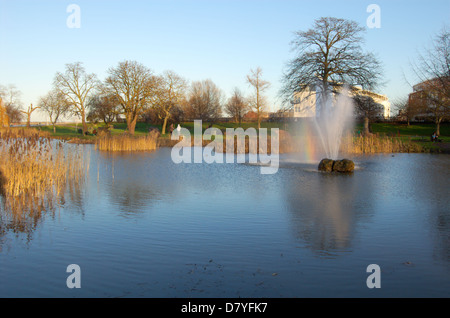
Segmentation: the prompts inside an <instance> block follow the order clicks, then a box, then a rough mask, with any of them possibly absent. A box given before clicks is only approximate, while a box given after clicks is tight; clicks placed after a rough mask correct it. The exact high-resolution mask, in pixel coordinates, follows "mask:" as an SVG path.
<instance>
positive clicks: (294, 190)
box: [0, 145, 450, 298]
mask: <svg viewBox="0 0 450 318" xmlns="http://www.w3.org/2000/svg"><path fill="white" fill-rule="evenodd" d="M83 147H85V150H86V151H87V154H88V155H89V156H90V161H89V173H88V175H87V178H86V181H85V184H84V185H83V187H82V188H79V189H73V188H72V189H68V190H67V191H68V193H67V194H66V196H65V200H64V201H63V202H62V203H61V207H60V208H57V209H56V210H55V211H53V212H47V213H43V214H42V215H41V216H40V217H39V219H37V220H34V221H33V226H31V227H23V226H21V225H20V224H17V225H14V224H9V225H8V227H6V229H4V230H3V232H0V297H149V298H153V297H158V298H174V297H177V298H178V297H193V298H195V297H202V298H203V297H220V298H222V297H224V298H228V297H229V298H236V297H258V298H261V297H271V298H278V297H283V298H293V297H449V296H450V208H449V207H450V196H449V186H450V182H449V180H450V160H449V159H450V156H449V155H441V154H439V155H436V154H395V155H392V154H387V155H373V156H361V157H355V158H352V159H354V161H355V163H356V170H355V172H354V173H353V174H330V173H322V172H318V171H317V163H302V162H299V161H297V160H296V155H294V154H289V155H286V154H285V155H281V156H280V167H279V169H278V172H277V173H275V174H261V173H260V167H258V165H254V164H247V163H223V164H218V163H213V164H207V163H191V164H188V163H180V164H175V163H173V162H172V160H171V149H170V148H161V149H158V150H157V151H154V152H149V153H133V154H111V153H100V152H98V151H96V150H95V149H94V148H93V147H92V146H91V145H85V146H83ZM1 213H6V212H5V211H4V210H1ZM70 264H77V265H78V266H79V268H80V272H81V276H80V277H81V278H80V281H81V288H68V287H67V284H66V280H67V278H68V276H69V275H70V273H69V272H67V271H66V270H67V267H68V265H70ZM370 264H377V265H378V266H379V268H380V275H379V278H380V282H381V286H380V287H381V288H369V287H368V285H367V279H368V277H369V275H371V273H370V272H367V267H368V266H369V265H370Z"/></svg>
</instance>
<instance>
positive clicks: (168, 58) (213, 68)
mask: <svg viewBox="0 0 450 318" xmlns="http://www.w3.org/2000/svg"><path fill="white" fill-rule="evenodd" d="M372 3H373V4H377V5H378V6H379V7H380V9H381V15H380V17H381V27H380V28H372V29H369V28H367V31H366V33H365V44H364V48H365V49H366V50H368V51H371V52H374V53H375V54H376V55H377V57H378V58H379V59H380V61H381V62H382V63H383V66H384V69H385V74H384V75H385V78H384V79H385V81H386V85H385V86H384V87H382V88H381V89H380V90H379V91H378V93H381V94H386V95H387V96H388V97H389V98H390V99H391V100H394V99H396V98H398V97H401V96H404V95H407V94H408V93H409V92H410V91H411V88H410V86H409V85H408V84H407V83H406V81H405V74H406V77H407V78H408V79H411V80H413V78H412V76H411V75H410V72H409V69H410V63H411V62H412V61H414V60H415V59H416V58H417V54H418V51H419V50H421V49H424V48H426V47H427V46H429V45H430V43H431V38H432V36H433V35H435V34H436V33H437V32H439V31H440V30H441V28H442V27H443V26H444V25H445V24H446V23H447V25H448V23H449V22H448V21H450V0H445V1H442V0H441V1H438V0H433V1H424V0H421V1H410V0H409V1H404V0H390V1H378V0H370V1H365V0H358V1H356V0H347V1H346V0H342V1H331V0H330V1H325V0H316V1H310V0H309V1H303V0H277V1H275V0H159V1H142V0H140V1H136V0H127V1H123V0H90V1H81V0H70V1H65V0H34V1H31V0H15V1H12V0H0V84H2V85H8V84H14V85H16V87H17V88H18V89H19V90H20V91H21V92H22V98H21V100H22V102H23V104H24V106H25V105H29V104H30V103H33V104H37V102H38V100H39V97H40V96H43V95H45V94H46V93H47V92H48V91H49V90H50V89H51V87H52V81H53V77H54V75H55V73H56V72H58V71H64V66H65V64H66V63H73V62H77V61H79V62H83V64H84V66H85V68H86V70H87V71H88V72H89V73H95V74H97V76H98V77H99V79H101V80H102V79H104V77H105V75H106V72H107V70H108V68H110V67H113V66H116V65H117V63H118V62H119V61H123V60H136V61H138V62H141V63H143V64H145V65H146V66H148V67H149V68H150V69H152V70H153V71H154V72H155V73H156V74H158V73H162V72H163V71H165V70H173V71H175V72H177V73H178V74H180V75H182V76H184V77H185V78H186V79H187V80H189V81H196V80H203V79H208V78H209V79H211V80H213V81H214V82H215V83H216V84H217V85H218V86H219V87H220V88H221V89H222V90H223V92H224V93H225V94H226V95H227V96H229V95H230V94H231V91H232V90H233V88H234V87H239V88H240V89H241V90H243V91H244V92H249V91H250V89H249V87H248V85H247V83H246V81H245V77H246V74H248V73H249V71H250V69H252V68H256V67H258V66H259V67H261V68H262V70H263V76H264V78H265V79H266V80H268V81H269V82H271V88H270V90H269V91H268V92H267V96H268V98H269V101H270V104H271V110H276V109H277V108H278V107H279V106H280V105H281V104H280V102H279V101H278V100H277V98H276V96H277V93H278V90H279V89H280V86H281V84H280V79H281V76H282V72H283V69H284V66H285V64H286V62H287V61H288V60H289V59H291V58H292V57H293V52H291V50H290V44H289V43H290V41H291V40H292V38H293V37H292V35H293V32H295V31H298V30H307V29H309V28H310V27H311V26H312V25H313V22H314V20H315V19H317V18H320V17H324V16H334V17H338V18H345V19H351V20H354V21H356V22H358V23H359V24H360V25H361V26H366V20H367V18H368V17H369V15H370V13H368V12H367V11H366V9H367V6H368V5H369V4H372ZM70 4H76V5H78V6H79V7H80V9H81V15H80V18H81V27H80V28H72V29H71V28H68V27H67V24H66V20H67V18H68V17H69V15H70V13H67V12H66V9H67V7H68V6H69V5H70ZM32 120H43V119H41V117H40V116H39V115H38V114H37V113H36V114H33V118H32Z"/></svg>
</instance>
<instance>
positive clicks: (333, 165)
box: [299, 84, 354, 172]
mask: <svg viewBox="0 0 450 318" xmlns="http://www.w3.org/2000/svg"><path fill="white" fill-rule="evenodd" d="M315 97H316V98H315V116H313V117H312V118H309V119H304V120H303V121H302V124H301V125H300V127H299V128H300V129H302V131H301V132H300V137H301V139H300V144H301V145H300V146H301V149H302V155H303V156H304V157H303V158H300V159H301V160H307V161H313V162H317V161H319V160H320V159H321V158H325V159H322V160H321V161H320V164H319V167H318V168H319V170H320V171H339V172H348V171H353V169H354V163H353V162H352V161H351V160H348V159H343V160H338V158H339V153H340V148H341V143H342V140H343V137H344V136H345V135H346V133H347V132H350V131H351V129H352V128H353V124H354V117H353V101H352V99H351V97H350V95H349V89H348V88H347V87H343V88H342V90H341V91H340V94H332V93H331V92H330V91H329V90H328V91H324V88H323V85H321V84H317V85H316V92H315Z"/></svg>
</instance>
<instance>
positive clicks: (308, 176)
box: [286, 171, 358, 257]
mask: <svg viewBox="0 0 450 318" xmlns="http://www.w3.org/2000/svg"><path fill="white" fill-rule="evenodd" d="M286 190H287V191H286V195H287V201H288V203H289V210H290V213H291V218H292V224H293V226H292V227H293V229H294V232H295V233H296V236H297V237H298V238H300V239H301V240H302V241H303V242H304V244H305V246H306V247H308V248H310V249H311V250H312V251H314V253H316V254H317V255H320V256H323V257H335V256H336V255H337V253H338V252H342V251H348V250H350V249H351V242H352V237H353V232H354V227H355V222H356V218H357V215H358V211H357V210H356V209H355V208H354V203H355V199H354V198H355V196H357V193H358V186H357V185H355V178H354V176H353V175H331V174H322V173H318V172H312V171H306V172H303V175H301V176H300V177H296V178H291V179H290V183H289V184H288V185H287V187H286Z"/></svg>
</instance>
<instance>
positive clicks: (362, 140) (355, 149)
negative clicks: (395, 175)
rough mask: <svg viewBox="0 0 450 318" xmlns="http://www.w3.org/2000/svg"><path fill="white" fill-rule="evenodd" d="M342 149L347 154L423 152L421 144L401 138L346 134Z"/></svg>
mask: <svg viewBox="0 0 450 318" xmlns="http://www.w3.org/2000/svg"><path fill="white" fill-rule="evenodd" d="M341 151H342V152H343V153H347V154H373V153H397V152H423V151H424V149H423V147H421V146H420V145H419V144H417V143H414V142H411V141H402V140H401V139H399V138H394V137H388V136H378V135H375V134H371V135H360V136H346V137H344V138H343V142H342V144H341Z"/></svg>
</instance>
